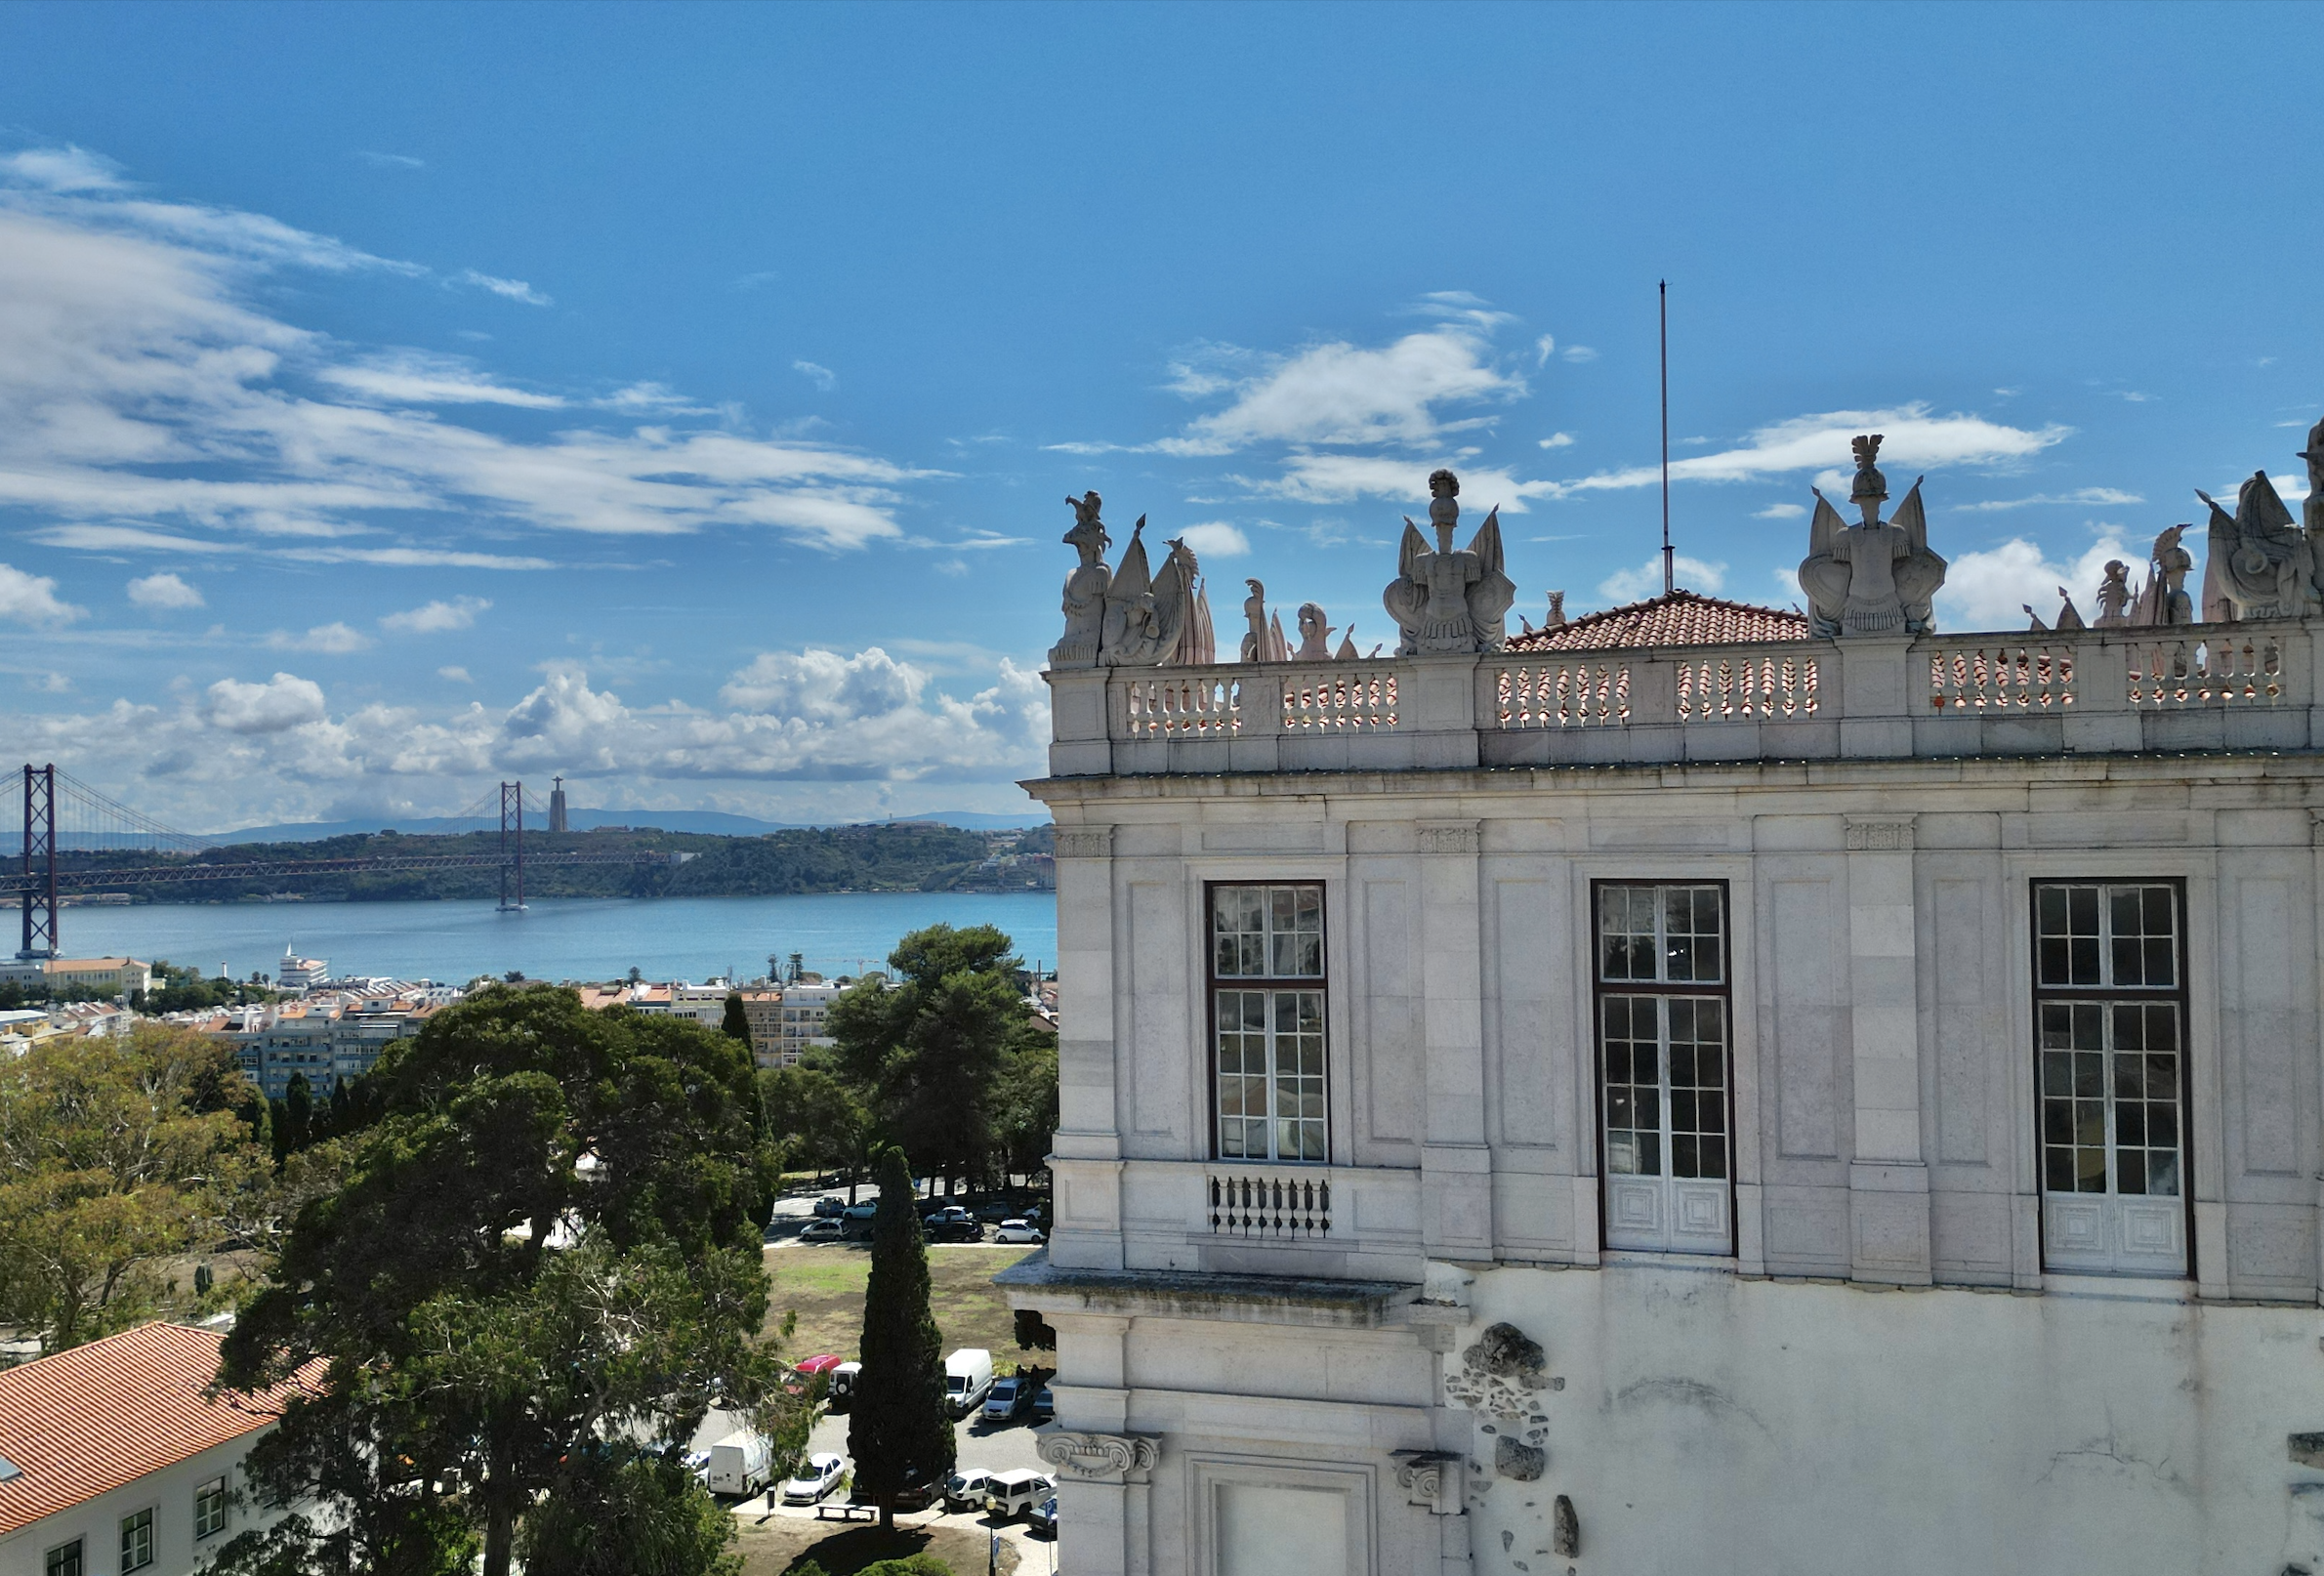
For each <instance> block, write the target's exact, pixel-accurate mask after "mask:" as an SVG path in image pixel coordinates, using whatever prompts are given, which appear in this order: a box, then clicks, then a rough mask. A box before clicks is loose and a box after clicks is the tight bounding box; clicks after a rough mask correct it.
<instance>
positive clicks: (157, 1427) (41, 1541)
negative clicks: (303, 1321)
mask: <svg viewBox="0 0 2324 1576" xmlns="http://www.w3.org/2000/svg"><path fill="white" fill-rule="evenodd" d="M224 1340H225V1337H224V1336H222V1335H220V1334H219V1333H218V1332H216V1331H213V1330H205V1329H195V1328H192V1327H190V1326H187V1325H183V1324H146V1325H141V1326H140V1327H139V1328H137V1329H134V1330H125V1331H123V1332H122V1333H121V1334H119V1335H115V1336H108V1337H106V1338H105V1339H104V1340H103V1341H92V1342H90V1343H89V1344H88V1345H87V1346H82V1347H74V1348H71V1349H69V1350H66V1351H60V1352H58V1353H56V1354H55V1355H54V1356H49V1357H43V1358H41V1359H40V1360H39V1361H37V1362H29V1363H25V1364H24V1365H23V1366H21V1367H19V1368H11V1369H8V1370H6V1371H5V1372H0V1576H131V1573H133V1572H145V1573H148V1576H190V1573H191V1572H193V1571H194V1570H196V1569H197V1568H199V1567H200V1565H201V1564H202V1563H203V1562H204V1561H206V1560H208V1559H209V1558H210V1557H211V1556H212V1555H215V1554H217V1552H218V1551H219V1550H220V1549H221V1548H222V1547H224V1546H225V1544H226V1542H227V1540H228V1538H230V1537H232V1536H234V1535H235V1534H236V1533H239V1532H244V1531H248V1530H250V1529H251V1528H252V1527H256V1526H264V1525H266V1524H267V1523H269V1522H270V1521H272V1520H274V1519H275V1518H276V1516H277V1515H278V1514H279V1513H273V1512H266V1511H261V1510H259V1509H257V1508H256V1507H255V1506H254V1505H253V1504H252V1502H251V1497H250V1496H249V1495H248V1494H247V1493H246V1492H243V1490H244V1489H245V1487H246V1485H245V1484H244V1483H243V1480H242V1464H243V1461H244V1459H245V1458H246V1457H247V1456H248V1455H249V1454H250V1448H251V1446H252V1445H254V1444H256V1443H257V1442H258V1441H259V1439H260V1438H261V1437H262V1436H263V1435H264V1434H265V1432H266V1431H267V1430H268V1429H270V1428H271V1427H272V1426H273V1424H274V1422H275V1420H276V1418H277V1417H278V1416H279V1415H280V1412H281V1406H282V1399H283V1395H284V1393H285V1392H284V1391H281V1390H275V1391H270V1392H269V1393H267V1394H264V1395H248V1394H240V1395H235V1394H229V1395H222V1396H219V1397H217V1398H215V1399H213V1398H211V1397H210V1396H209V1395H208V1394H207V1393H206V1392H207V1389H208V1387H209V1385H210V1383H211V1381H212V1380H214V1379H216V1378H217V1377H218V1350H219V1347H220V1346H221V1344H222V1343H223V1342H224Z"/></svg>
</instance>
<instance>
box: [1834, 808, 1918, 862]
mask: <svg viewBox="0 0 2324 1576" xmlns="http://www.w3.org/2000/svg"><path fill="white" fill-rule="evenodd" d="M1913 820H1914V817H1913V816H1910V815H1901V816H1899V815H1879V816H1874V815H1850V816H1849V817H1848V818H1847V846H1848V847H1849V848H1850V849H1862V850H1883V851H1891V852H1895V851H1901V852H1907V853H1909V852H1911V851H1912V846H1913Z"/></svg>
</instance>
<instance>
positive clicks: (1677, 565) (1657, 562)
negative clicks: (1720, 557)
mask: <svg viewBox="0 0 2324 1576" xmlns="http://www.w3.org/2000/svg"><path fill="white" fill-rule="evenodd" d="M1671 565H1672V567H1673V569H1674V570H1675V571H1676V573H1677V577H1678V581H1679V584H1681V585H1682V586H1684V587H1685V588H1686V589H1687V590H1689V591H1707V592H1710V593H1712V594H1713V595H1717V594H1718V592H1719V591H1720V590H1721V589H1722V588H1723V587H1724V586H1725V585H1726V565H1725V564H1723V563H1706V562H1704V561H1703V560H1701V559H1690V558H1688V557H1687V556H1686V555H1685V554H1683V553H1680V554H1675V555H1673V556H1672V559H1671ZM1661 595H1662V555H1661V554H1659V553H1657V554H1656V555H1654V557H1652V558H1650V559H1648V560H1646V561H1645V562H1644V563H1641V564H1639V566H1638V567H1637V568H1635V569H1617V570H1615V571H1614V572H1613V573H1612V574H1610V575H1607V576H1606V577H1605V578H1604V579H1603V580H1601V581H1599V582H1598V596H1600V597H1602V598H1604V599H1605V600H1606V601H1608V602H1609V603H1617V604H1618V603H1621V602H1629V601H1643V600H1645V599H1646V598H1648V597H1659V596H1661Z"/></svg>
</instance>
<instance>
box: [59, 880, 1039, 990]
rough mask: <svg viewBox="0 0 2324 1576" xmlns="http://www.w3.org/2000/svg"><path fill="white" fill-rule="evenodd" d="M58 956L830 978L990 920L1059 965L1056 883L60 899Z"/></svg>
mask: <svg viewBox="0 0 2324 1576" xmlns="http://www.w3.org/2000/svg"><path fill="white" fill-rule="evenodd" d="M59 919H60V920H61V921H62V931H63V936H62V943H63V950H64V952H65V953H66V954H67V955H68V956H71V957H81V958H88V957H105V956H115V957H118V956H120V955H122V954H124V953H126V954H127V955H129V956H130V957H133V958H142V959H144V960H145V961H147V962H151V961H152V960H153V959H155V958H167V959H168V960H169V961H170V962H172V963H175V964H179V965H181V966H185V965H198V966H199V967H200V968H201V970H202V972H203V973H204V974H210V973H212V972H214V971H215V970H216V969H217V968H218V966H219V965H220V964H222V963H223V964H225V965H226V968H227V972H228V974H229V975H232V976H233V977H235V978H237V979H240V978H247V977H249V975H250V974H251V973H252V971H254V970H258V971H264V972H265V973H267V974H269V975H271V974H272V973H274V971H275V968H276V966H277V965H279V964H280V962H281V961H282V949H283V948H284V946H286V945H293V944H295V945H296V946H297V948H298V950H299V953H300V955H301V956H303V957H310V958H328V959H329V960H330V963H331V970H332V972H333V973H334V974H340V975H395V976H396V977H398V978H403V979H418V978H429V979H437V980H448V981H451V982H453V983H460V982H462V981H465V980H468V979H472V978H474V977H475V976H476V975H482V974H490V975H498V974H505V973H507V972H508V971H509V970H511V969H521V970H522V971H524V973H525V974H526V975H528V976H529V977H531V978H534V979H612V978H616V977H619V976H621V975H626V974H627V973H628V972H629V971H630V970H631V969H633V968H635V969H637V970H639V971H641V972H642V973H643V975H645V977H646V978H648V979H706V978H709V977H710V976H712V975H725V974H726V972H727V971H728V970H729V969H733V970H736V971H739V973H740V976H741V977H742V978H745V979H748V978H751V977H753V976H754V975H761V974H764V973H765V972H766V970H767V959H768V954H769V953H773V954H779V955H782V956H784V957H788V956H789V954H791V953H793V952H800V953H805V954H806V966H807V967H808V968H809V969H810V970H812V971H814V972H815V973H817V974H820V975H825V976H826V977H829V976H832V975H843V974H846V975H852V974H859V973H861V972H862V971H863V970H864V969H866V968H870V967H877V966H878V965H880V964H881V963H882V962H883V961H884V960H885V959H886V958H887V956H888V954H889V952H890V951H892V949H893V948H894V946H895V943H896V940H897V938H898V937H900V936H901V935H902V934H903V933H905V932H906V931H913V930H918V929H919V928H921V927H922V926H925V925H935V924H938V923H943V924H948V925H963V926H965V925H997V926H999V927H1000V928H1001V929H1002V930H1004V931H1006V932H1008V933H1009V934H1010V935H1011V936H1013V937H1015V939H1016V941H1017V952H1018V953H1019V954H1020V955H1021V956H1022V957H1023V958H1024V960H1025V961H1026V962H1027V963H1028V964H1029V963H1032V962H1034V961H1036V960H1038V961H1040V962H1041V963H1042V964H1043V965H1044V966H1045V967H1048V968H1051V969H1054V968H1056V967H1057V956H1058V902H1057V894H1056V893H1055V892H999V893H980V892H837V893H832V894H829V895H825V896H813V897H643V898H621V897H611V898H547V899H539V900H536V901H535V902H534V903H533V904H532V906H531V907H530V908H529V909H527V910H526V911H525V912H523V913H521V914H502V913H499V912H497V911H496V910H495V909H494V908H493V905H492V904H491V903H490V902H407V903H217V904H205V903H185V904H180V903H154V904H149V905H145V906H142V907H132V908H113V907H107V906H94V907H87V908H82V907H74V908H67V909H65V910H64V911H63V912H62V914H61V915H60V916H59Z"/></svg>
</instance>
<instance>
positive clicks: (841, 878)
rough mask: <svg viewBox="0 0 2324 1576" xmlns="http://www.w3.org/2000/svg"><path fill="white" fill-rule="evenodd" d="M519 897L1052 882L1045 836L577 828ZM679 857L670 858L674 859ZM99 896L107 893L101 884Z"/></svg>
mask: <svg viewBox="0 0 2324 1576" xmlns="http://www.w3.org/2000/svg"><path fill="white" fill-rule="evenodd" d="M499 841H500V834H499V833H498V831H491V832H469V833H464V834H461V835H459V836H450V837H442V836H433V835H429V834H425V833H414V832H405V831H402V830H400V829H398V830H396V831H381V832H371V833H362V832H353V833H346V834H342V835H340V836H337V837H330V838H321V839H311V840H309V839H299V840H285V841H281V842H273V843H238V844H234V845H231V846H221V847H219V848H215V849H211V850H206V851H204V852H202V853H199V854H195V855H192V856H191V857H190V858H188V857H187V856H184V855H157V854H149V853H141V852H133V851H129V850H112V851H96V852H84V851H79V850H66V851H64V852H63V853H62V855H61V856H60V859H59V864H60V866H61V867H62V868H63V869H67V870H70V869H84V870H86V869H121V868H126V867H131V866H150V865H156V864H158V865H170V866H182V865H189V864H241V863H246V862H249V861H252V860H311V859H360V858H368V857H377V856H382V855H391V854H406V855H423V856H426V855H438V854H489V853H492V852H494V851H495V850H497V848H498V846H499ZM524 846H525V852H526V855H527V862H526V869H525V876H524V889H525V894H526V895H527V896H528V897H713V896H720V897H725V896H771V895H781V894H788V893H811V892H994V891H1011V892H1020V891H1024V890H1026V889H1027V888H1028V887H1043V886H1050V885H1054V884H1055V876H1054V869H1055V867H1054V865H1053V864H1052V863H1051V854H1052V852H1053V850H1055V848H1056V841H1055V836H1054V834H1053V833H1052V831H1051V829H1050V828H1049V827H1047V826H1041V827H1036V828H1033V829H1032V830H1030V831H1027V832H1024V833H1023V834H1021V835H1018V834H1014V833H1001V832H985V831H968V830H964V829H962V828H959V827H951V826H940V825H937V824H935V823H934V822H929V821H899V822H888V823H878V824H873V825H866V826H842V827H824V828H813V827H793V828H785V829H783V830H780V831H773V832H768V833H764V834H762V835H760V836H757V837H725V836H721V835H718V834H716V833H705V832H664V831H659V830H655V829H652V828H632V829H627V830H615V829H606V828H599V829H596V830H591V831H585V832H563V833H559V834H556V835H554V836H552V835H551V834H549V833H547V832H541V831H527V832H526V833H525V838H524ZM568 851H569V852H588V853H631V852H635V853H643V854H654V855H661V856H663V857H661V858H659V859H656V860H653V861H650V862H643V863H639V864H607V865H574V866H569V867H563V868H560V867H558V866H555V865H549V864H542V863H538V862H536V861H538V860H539V859H541V858H542V857H543V856H545V855H549V854H554V853H558V852H568ZM673 855H684V856H685V857H684V858H683V860H678V861H676V862H673V859H672V858H671V857H669V856H673ZM499 884H500V872H499V870H498V868H497V867H494V866H479V867H475V868H468V869H455V870H379V871H359V872H342V873H335V874H325V875H285V874H270V875H259V876H250V877H242V876H231V877H222V878H216V879H211V880H196V881H168V882H154V883H150V884H141V885H136V886H130V885H126V884H125V885H123V886H122V887H121V888H120V889H118V890H120V891H122V892H129V893H131V894H133V896H134V898H135V900H137V901H139V902H163V903H200V902H219V901H228V902H230V901H232V900H234V899H236V898H242V897H263V896H266V895H268V894H270V893H274V892H297V893H300V894H302V895H305V896H308V897H311V898H322V899H328V898H361V899H364V900H368V901H378V900H395V899H427V898H464V899H478V898H485V897H490V896H492V895H493V894H495V893H496V892H498V890H499ZM93 890H96V891H104V890H106V889H104V887H102V886H101V887H98V888H95V889H93Z"/></svg>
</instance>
